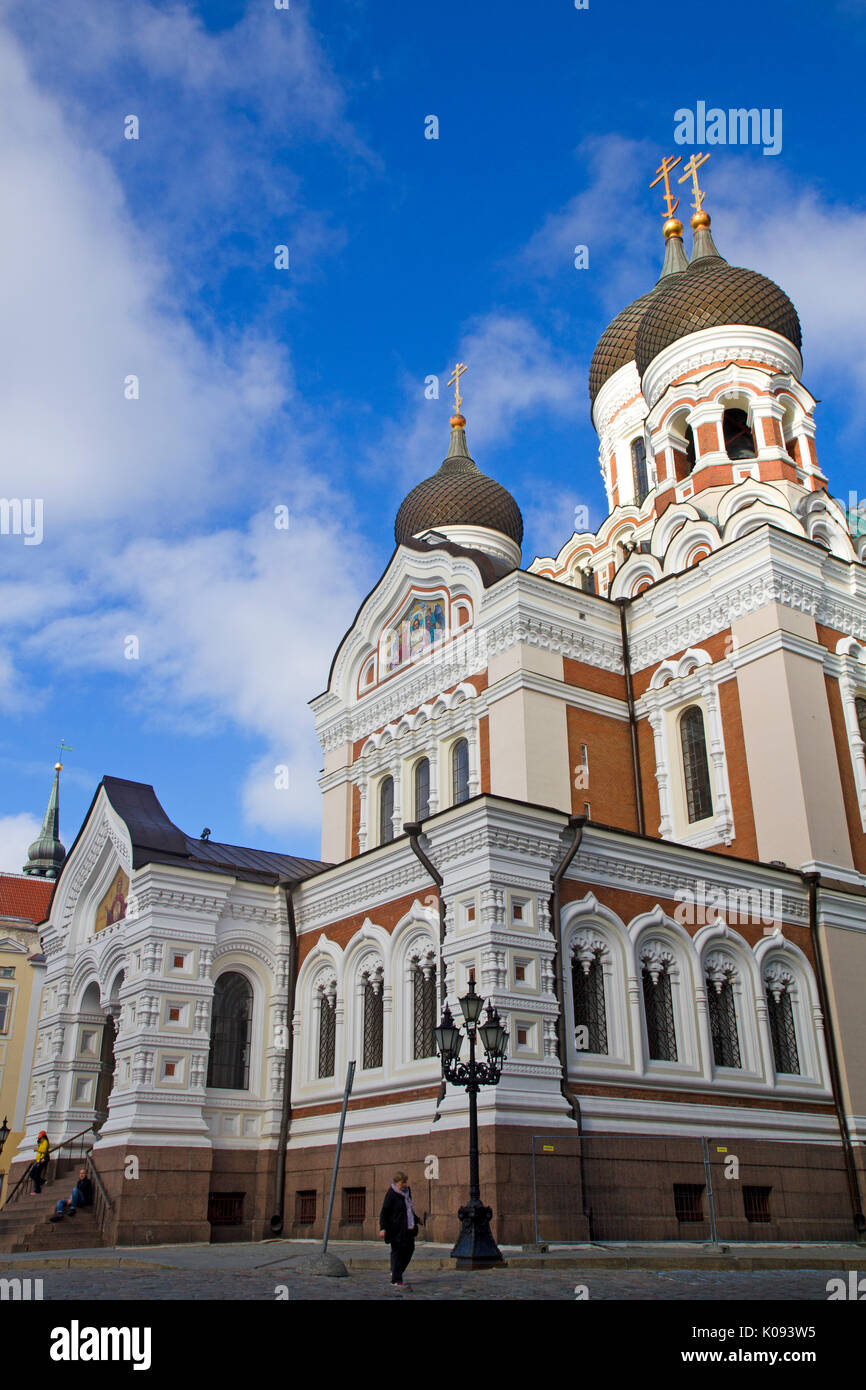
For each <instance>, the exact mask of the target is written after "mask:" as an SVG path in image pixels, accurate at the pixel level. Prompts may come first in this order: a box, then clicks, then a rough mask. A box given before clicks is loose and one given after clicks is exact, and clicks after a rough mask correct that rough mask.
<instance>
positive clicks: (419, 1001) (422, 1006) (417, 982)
mask: <svg viewBox="0 0 866 1390" xmlns="http://www.w3.org/2000/svg"><path fill="white" fill-rule="evenodd" d="M412 995H413V998H412V1008H413V1018H414V1056H415V1058H416V1060H419V1059H420V1058H422V1057H435V1056H436V1038H435V1036H434V1031H433V1030H434V1029H435V1027H436V967H435V966H432V967H430V968H429V969H428V970H427V971H426V972H425V971H424V970H423V969H422V968H421V966H420V965H418V964H417V963H416V965H415V968H414V970H413V971H412Z"/></svg>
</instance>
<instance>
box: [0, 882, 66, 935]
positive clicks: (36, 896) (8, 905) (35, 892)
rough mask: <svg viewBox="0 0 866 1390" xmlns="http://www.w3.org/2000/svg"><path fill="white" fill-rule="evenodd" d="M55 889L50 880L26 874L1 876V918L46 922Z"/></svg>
mask: <svg viewBox="0 0 866 1390" xmlns="http://www.w3.org/2000/svg"><path fill="white" fill-rule="evenodd" d="M53 888H54V880H53V879H50V878H34V877H30V876H28V875H26V874H0V917H19V918H24V919H25V920H26V921H28V922H34V923H36V922H44V921H45V918H46V916H47V915H48V903H49V901H50V899H51V892H52V889H53Z"/></svg>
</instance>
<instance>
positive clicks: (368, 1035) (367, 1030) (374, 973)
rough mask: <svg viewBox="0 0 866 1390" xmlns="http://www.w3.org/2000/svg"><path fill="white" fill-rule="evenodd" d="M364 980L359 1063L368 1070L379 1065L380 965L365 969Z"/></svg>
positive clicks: (381, 1018)
mask: <svg viewBox="0 0 866 1390" xmlns="http://www.w3.org/2000/svg"><path fill="white" fill-rule="evenodd" d="M362 979H363V981H364V1044H363V1048H362V1050H361V1056H362V1062H361V1065H362V1067H364V1069H365V1070H367V1071H369V1070H370V1068H371V1067H381V1065H382V1046H383V1036H384V1031H385V1030H384V1021H385V1016H384V987H383V986H384V978H383V974H382V967H381V966H376V967H375V968H373V969H371V970H365V971H364V974H363V976H362Z"/></svg>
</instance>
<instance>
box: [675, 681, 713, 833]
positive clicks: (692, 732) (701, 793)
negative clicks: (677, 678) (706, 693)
mask: <svg viewBox="0 0 866 1390" xmlns="http://www.w3.org/2000/svg"><path fill="white" fill-rule="evenodd" d="M680 739H681V742H682V749H683V773H684V775H685V781H686V804H687V806H688V814H689V824H690V825H692V824H693V823H694V822H695V821H701V820H706V819H707V817H708V816H711V815H712V814H713V793H712V790H711V787H710V765H709V763H708V761H707V736H706V734H705V732H704V716H703V713H702V711H701V710H700V709H699V708H698V706H697V705H692V706H691V708H690V709H687V710H686V711H685V713H684V714H683V715H682V717H681V719H680Z"/></svg>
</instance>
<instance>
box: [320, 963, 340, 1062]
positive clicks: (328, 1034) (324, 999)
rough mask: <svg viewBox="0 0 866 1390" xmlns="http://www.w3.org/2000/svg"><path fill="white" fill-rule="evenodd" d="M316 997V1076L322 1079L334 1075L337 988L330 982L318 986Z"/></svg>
mask: <svg viewBox="0 0 866 1390" xmlns="http://www.w3.org/2000/svg"><path fill="white" fill-rule="evenodd" d="M316 994H317V996H318V1001H317V1003H318V1014H319V1057H318V1066H317V1069H316V1070H317V1075H318V1076H319V1077H320V1078H321V1079H324V1078H325V1077H328V1076H333V1075H334V1064H335V1053H336V1042H337V986H336V983H335V982H334V981H333V980H332V981H331V982H330V983H329V984H322V985H319V988H318V990H317V991H316Z"/></svg>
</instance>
